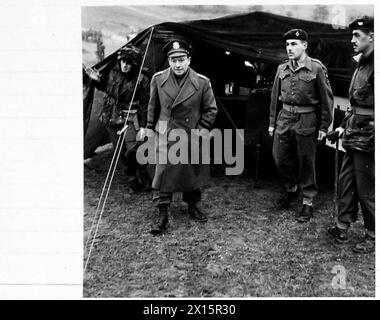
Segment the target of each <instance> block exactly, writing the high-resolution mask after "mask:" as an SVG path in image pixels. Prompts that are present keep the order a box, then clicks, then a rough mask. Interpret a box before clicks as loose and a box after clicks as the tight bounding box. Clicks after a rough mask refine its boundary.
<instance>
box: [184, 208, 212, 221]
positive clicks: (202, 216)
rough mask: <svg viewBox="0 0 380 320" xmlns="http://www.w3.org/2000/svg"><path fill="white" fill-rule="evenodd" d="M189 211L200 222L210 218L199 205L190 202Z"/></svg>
mask: <svg viewBox="0 0 380 320" xmlns="http://www.w3.org/2000/svg"><path fill="white" fill-rule="evenodd" d="M187 211H188V213H189V214H190V216H191V217H192V218H194V219H195V220H198V221H200V222H206V221H207V220H208V219H207V216H206V214H205V213H204V212H203V211H202V210H201V208H200V207H199V205H195V204H189V206H188V209H187Z"/></svg>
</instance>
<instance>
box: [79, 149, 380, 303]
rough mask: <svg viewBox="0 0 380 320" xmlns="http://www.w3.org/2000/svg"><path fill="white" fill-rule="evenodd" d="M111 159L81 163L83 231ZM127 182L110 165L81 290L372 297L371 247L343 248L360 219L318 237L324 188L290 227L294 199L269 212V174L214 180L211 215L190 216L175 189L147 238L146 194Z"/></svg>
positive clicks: (325, 207) (207, 200)
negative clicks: (341, 240)
mask: <svg viewBox="0 0 380 320" xmlns="http://www.w3.org/2000/svg"><path fill="white" fill-rule="evenodd" d="M111 157H112V151H111V150H110V149H107V148H106V149H104V150H103V151H102V152H100V153H97V154H96V156H95V157H94V158H92V159H91V160H90V161H87V162H86V165H85V168H84V177H85V188H84V192H85V194H84V200H85V203H84V208H85V212H84V229H85V233H84V234H85V237H88V231H89V229H90V225H91V222H92V219H93V217H94V214H95V210H96V206H97V201H98V198H99V196H100V193H101V188H102V184H103V181H104V179H105V176H106V173H107V169H108V165H109V163H110V161H111ZM125 181H126V176H125V175H124V173H123V170H120V169H118V170H117V172H116V176H115V179H114V183H113V186H112V188H111V191H110V194H109V199H108V202H107V205H106V209H105V211H104V216H103V218H102V220H101V223H100V227H99V231H98V236H97V240H96V242H95V247H94V250H93V252H92V255H91V258H90V260H89V264H88V268H87V272H86V274H85V275H84V297H280V296H281V297H305V296H314V297H322V296H325V297H329V296H343V297H352V296H355V297H359V296H360V297H361V296H374V295H375V256H374V254H373V255H357V254H354V253H352V251H351V246H352V245H353V244H354V243H355V242H356V241H358V240H359V239H360V237H361V236H362V233H363V227H362V221H359V222H358V223H356V224H354V225H353V228H352V230H351V231H350V236H351V240H350V242H349V243H348V244H345V245H337V244H335V243H333V242H332V241H331V240H330V239H329V238H328V236H327V235H326V228H327V227H328V226H330V224H331V222H332V221H333V220H332V214H333V210H334V209H333V208H334V204H333V192H332V191H331V190H328V189H323V188H321V190H320V194H319V196H318V199H317V202H316V204H315V209H316V212H315V218H314V219H313V220H312V221H311V222H310V223H307V224H298V223H296V222H295V220H294V216H295V210H296V209H298V205H296V204H295V205H294V206H293V207H292V208H290V210H286V211H276V210H273V209H272V206H273V204H274V201H275V199H276V198H277V197H278V195H279V194H280V189H279V187H278V185H277V183H276V181H274V180H268V181H264V182H263V184H262V186H261V188H260V189H255V188H254V187H253V186H254V181H252V179H251V178H250V177H220V178H213V179H211V181H210V186H209V187H208V188H207V189H205V190H204V193H203V199H204V207H205V209H206V210H207V211H208V213H209V221H208V222H207V223H206V224H200V223H197V222H195V221H194V220H191V219H190V217H189V216H187V214H186V213H185V211H184V210H185V208H186V206H185V204H184V203H182V202H181V197H180V194H176V195H175V197H174V202H173V204H172V206H171V209H170V226H169V229H168V231H167V232H166V233H165V234H164V235H163V236H158V237H154V236H152V235H151V234H150V233H149V230H150V223H151V220H152V219H153V216H154V214H155V211H154V209H153V208H152V205H151V193H143V194H128V193H127V192H126V191H125V184H126V183H125ZM85 240H86V238H85ZM335 266H343V267H344V268H345V270H346V286H345V288H343V287H341V288H340V289H336V288H335V289H334V287H333V286H332V282H333V278H334V276H335V275H334V274H333V273H332V270H333V268H334V267H335Z"/></svg>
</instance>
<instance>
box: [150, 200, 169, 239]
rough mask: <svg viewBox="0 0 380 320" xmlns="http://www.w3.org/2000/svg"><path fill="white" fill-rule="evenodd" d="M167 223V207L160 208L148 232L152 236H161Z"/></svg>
mask: <svg viewBox="0 0 380 320" xmlns="http://www.w3.org/2000/svg"><path fill="white" fill-rule="evenodd" d="M168 221H169V215H168V206H160V207H159V213H158V216H157V217H156V220H155V221H154V224H153V227H152V229H151V230H150V232H151V233H152V234H154V235H159V234H162V233H163V232H164V231H165V230H166V228H167V225H168Z"/></svg>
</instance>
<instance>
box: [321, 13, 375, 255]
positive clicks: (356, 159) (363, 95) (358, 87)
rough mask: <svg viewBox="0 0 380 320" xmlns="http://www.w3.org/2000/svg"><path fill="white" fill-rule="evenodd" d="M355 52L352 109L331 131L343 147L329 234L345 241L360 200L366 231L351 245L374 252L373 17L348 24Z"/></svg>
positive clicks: (349, 94)
mask: <svg viewBox="0 0 380 320" xmlns="http://www.w3.org/2000/svg"><path fill="white" fill-rule="evenodd" d="M349 27H350V29H351V32H352V39H351V44H352V48H353V51H354V53H355V54H361V56H360V58H359V61H358V65H357V67H356V70H355V72H354V74H353V76H352V80H351V85H350V88H349V91H348V97H349V99H350V103H351V108H350V110H349V111H348V112H347V113H346V117H345V118H344V120H343V122H342V124H341V125H340V126H339V127H338V128H337V129H336V130H335V131H334V132H331V134H333V135H332V137H333V139H337V138H338V137H342V145H343V147H344V149H345V150H346V152H345V154H344V158H343V162H342V167H341V170H340V174H339V186H338V190H339V197H338V217H337V221H336V225H335V226H333V227H331V228H329V229H328V233H329V234H330V236H332V237H333V238H334V239H335V240H336V241H337V242H340V243H343V242H347V241H348V230H349V228H350V226H351V224H352V223H353V222H355V221H357V219H358V216H359V215H358V213H359V203H360V208H361V210H360V211H361V213H362V215H363V220H364V226H365V228H366V234H365V236H364V238H363V239H362V241H361V242H359V243H358V244H356V245H355V246H354V247H353V251H354V252H356V253H371V252H374V251H375V110H374V108H375V87H374V78H375V74H374V30H373V18H371V17H368V16H364V17H362V18H360V19H356V20H355V21H353V22H352V23H350V25H349Z"/></svg>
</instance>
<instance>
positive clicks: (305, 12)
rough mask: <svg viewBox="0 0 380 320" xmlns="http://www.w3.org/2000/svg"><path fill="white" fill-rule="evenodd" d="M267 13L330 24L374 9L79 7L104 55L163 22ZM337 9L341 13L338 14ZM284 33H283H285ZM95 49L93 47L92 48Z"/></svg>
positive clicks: (86, 54) (92, 59) (87, 58)
mask: <svg viewBox="0 0 380 320" xmlns="http://www.w3.org/2000/svg"><path fill="white" fill-rule="evenodd" d="M255 10H261V11H267V12H272V13H275V14H281V15H286V16H291V17H295V18H301V19H306V20H313V19H314V20H315V19H316V20H318V21H322V22H325V23H330V22H332V19H333V17H334V15H336V14H337V12H342V10H343V12H344V17H345V19H343V20H344V21H345V23H343V24H347V23H348V21H350V20H351V19H352V18H353V17H357V16H360V15H363V14H369V15H373V6H369V5H356V6H353V5H350V6H340V7H337V6H332V5H331V6H320V7H318V6H316V5H308V6H306V5H287V6H285V5H277V6H264V5H255V6H225V5H214V6H212V5H194V6H189V5H182V6H178V5H175V6H174V5H171V6H170V5H165V6H163V5H161V6H159V5H150V6H97V7H82V29H84V30H88V29H93V30H101V31H102V34H103V42H104V45H105V47H106V48H105V54H106V56H107V55H108V54H110V53H112V52H114V51H115V50H117V49H118V48H120V47H121V46H122V45H124V44H125V43H126V42H128V38H127V36H130V35H131V34H132V35H133V34H136V33H138V32H140V31H141V30H143V29H145V28H147V27H149V26H151V25H155V24H158V23H162V22H168V21H172V22H179V21H186V20H199V19H213V18H218V17H221V16H225V15H230V14H238V13H246V12H249V11H255ZM339 10H340V11H339ZM284 31H285V30H284ZM93 47H94V46H93V45H92V44H86V43H83V62H84V63H85V64H86V65H93V64H95V63H96V62H97V61H96V55H95V53H94V52H93V51H91V50H92V49H91V48H93ZM95 50H96V46H95Z"/></svg>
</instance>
